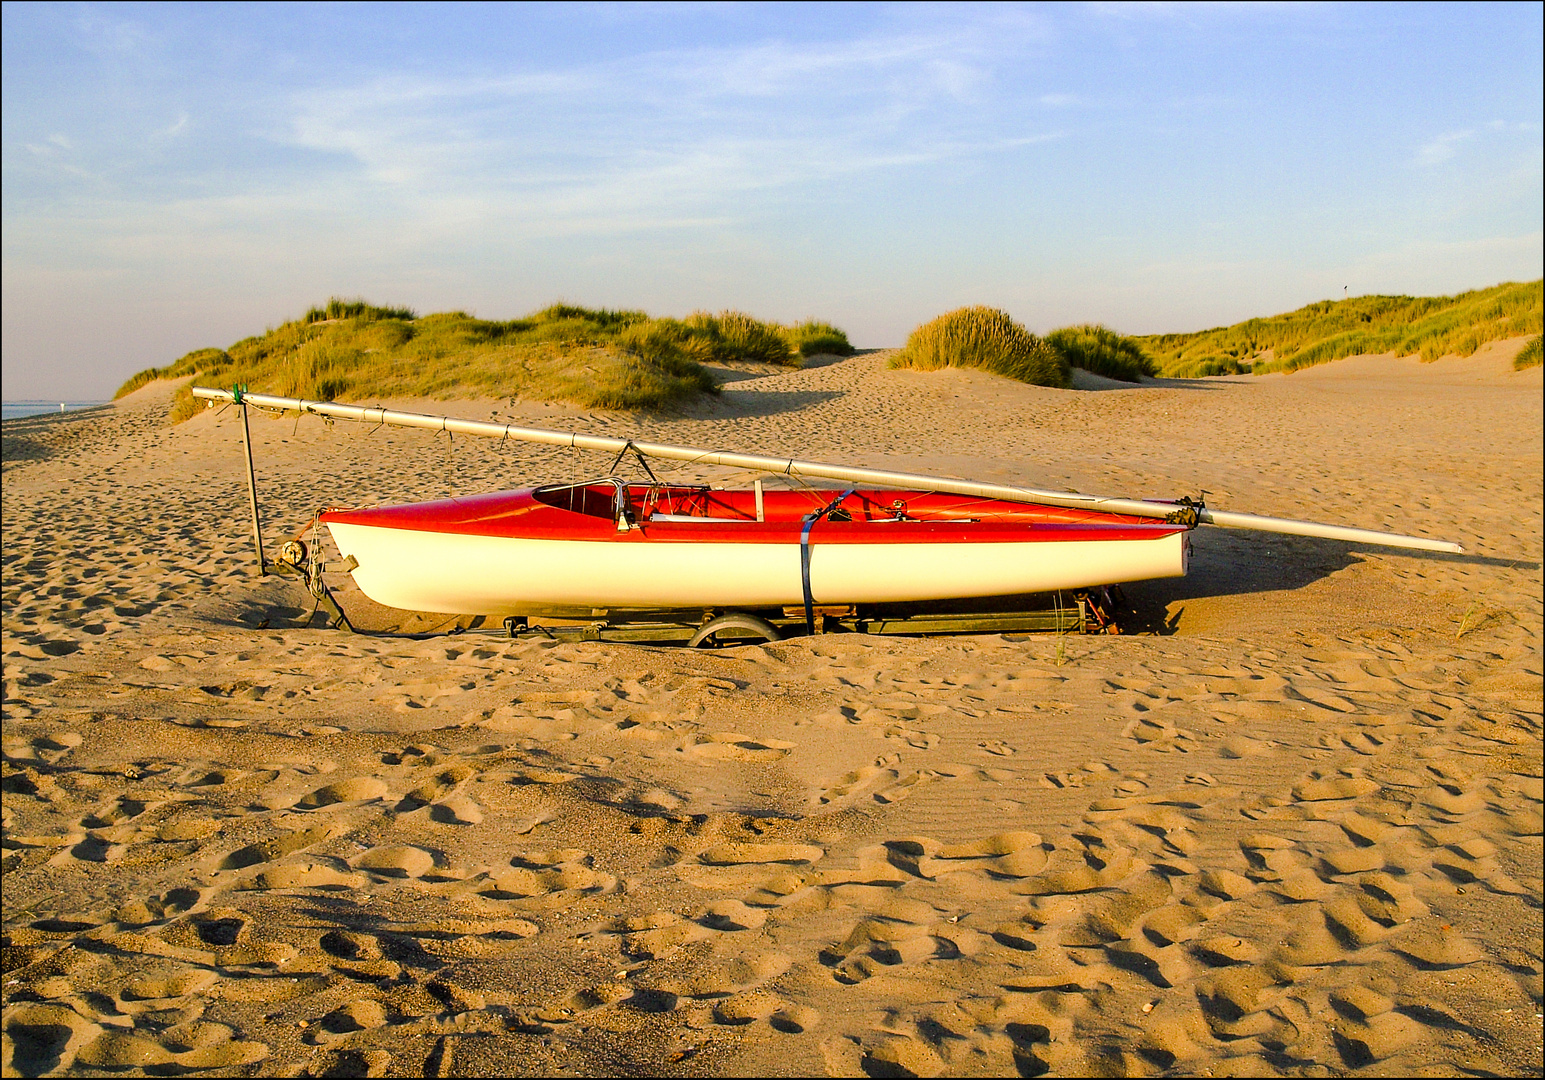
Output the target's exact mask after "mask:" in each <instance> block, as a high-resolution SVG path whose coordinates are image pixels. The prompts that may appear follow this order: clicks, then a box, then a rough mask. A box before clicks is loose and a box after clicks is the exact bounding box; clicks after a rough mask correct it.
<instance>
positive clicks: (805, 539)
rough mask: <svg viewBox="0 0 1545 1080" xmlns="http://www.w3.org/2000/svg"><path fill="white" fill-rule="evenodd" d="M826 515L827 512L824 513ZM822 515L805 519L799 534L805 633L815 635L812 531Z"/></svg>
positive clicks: (814, 515) (812, 515)
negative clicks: (811, 572)
mask: <svg viewBox="0 0 1545 1080" xmlns="http://www.w3.org/2000/svg"><path fill="white" fill-rule="evenodd" d="M822 513H825V511H822ZM820 517H821V514H811V515H810V516H809V517H807V518H805V527H804V528H803V529H801V530H800V532H799V576H800V578H801V580H802V582H803V584H804V586H805V633H807V634H810V635H812V636H813V635H814V634H815V600H814V598H813V597H812V596H811V595H810V530H811V529H813V528H815V523H816V522H817V521H819V520H820Z"/></svg>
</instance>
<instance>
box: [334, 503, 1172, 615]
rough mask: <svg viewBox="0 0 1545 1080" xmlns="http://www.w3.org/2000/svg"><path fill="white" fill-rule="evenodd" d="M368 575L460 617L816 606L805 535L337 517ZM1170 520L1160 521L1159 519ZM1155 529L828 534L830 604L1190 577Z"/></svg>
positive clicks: (383, 593) (822, 580)
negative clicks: (517, 530) (806, 580)
mask: <svg viewBox="0 0 1545 1080" xmlns="http://www.w3.org/2000/svg"><path fill="white" fill-rule="evenodd" d="M328 528H329V529H330V530H331V531H332V535H333V539H334V541H335V543H336V544H337V546H338V550H339V552H340V553H341V554H343V555H344V556H345V557H347V556H350V555H352V556H353V557H354V558H355V559H357V560H358V562H359V565H358V567H357V568H356V569H355V570H354V572H353V574H354V580H355V582H356V583H357V584H358V585H359V587H360V589H361V590H363V591H364V593H365V595H367V596H369V597H370V598H371V599H372V600H374V601H376V602H377V603H379V604H385V605H387V606H389V607H396V608H405V609H407V610H410V611H430V612H443V613H446V614H484V615H514V614H522V613H524V612H525V611H527V610H528V609H530V608H535V607H544V606H545V607H583V606H588V607H596V608H698V607H701V608H767V607H783V606H791V605H799V604H803V603H804V591H803V588H802V585H801V574H800V553H799V547H798V546H797V545H794V544H768V543H760V544H744V543H741V544H737V543H714V542H705V543H618V542H615V541H613V542H607V541H585V540H547V539H535V538H529V537H505V536H481V535H468V534H457V533H439V532H424V531H417V530H412V529H395V528H382V527H377V526H369V525H360V524H356V523H345V522H339V521H333V522H329V523H328ZM1156 531H1159V530H1156ZM1159 533H1160V534H1159V535H1157V536H1155V538H1154V539H1151V540H1147V539H1143V540H1133V539H1121V540H1104V541H1101V540H1090V539H1079V540H1076V541H1068V542H1059V541H1049V540H1042V541H1033V542H1005V543H982V542H977V543H917V544H909V543H878V544H865V543H840V544H820V543H816V544H813V545H812V546H811V549H810V591H811V596H812V597H813V599H814V601H815V602H816V603H818V604H878V603H896V602H907V601H924V600H951V599H964V598H969V597H981V596H1006V595H1012V594H1019V593H1039V592H1053V591H1056V590H1059V589H1079V588H1088V587H1091V586H1095V585H1114V584H1118V583H1120V582H1126V581H1141V580H1144V579H1147V578H1162V577H1179V576H1182V575H1184V574H1185V572H1186V564H1187V559H1188V556H1189V542H1188V536H1187V534H1186V533H1184V532H1174V531H1159Z"/></svg>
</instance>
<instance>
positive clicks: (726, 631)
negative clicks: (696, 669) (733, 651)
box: [687, 611, 783, 649]
mask: <svg viewBox="0 0 1545 1080" xmlns="http://www.w3.org/2000/svg"><path fill="white" fill-rule="evenodd" d="M782 637H783V635H782V634H780V633H778V628H777V627H776V626H774V625H773V624H772V623H770V622H768V621H767V620H766V619H759V618H757V617H756V616H755V615H749V614H747V613H746V612H744V611H732V612H730V613H729V614H727V615H720V616H719V617H718V618H717V619H711V620H709V621H708V622H706V623H704V624H703V625H702V627H701V628H700V629H699V630H698V632H697V633H695V634H693V635H692V640H691V641H689V642H687V645H688V647H689V648H694V649H697V648H703V647H705V646H713V645H719V644H722V643H723V642H724V641H725V640H732V641H735V642H738V643H740V644H752V643H755V642H758V641H778V640H781V639H782Z"/></svg>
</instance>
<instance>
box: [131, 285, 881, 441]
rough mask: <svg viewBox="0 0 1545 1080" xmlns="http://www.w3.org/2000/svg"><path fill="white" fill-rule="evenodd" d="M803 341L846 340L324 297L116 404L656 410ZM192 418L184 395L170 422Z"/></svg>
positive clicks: (194, 356) (779, 329)
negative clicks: (302, 402)
mask: <svg viewBox="0 0 1545 1080" xmlns="http://www.w3.org/2000/svg"><path fill="white" fill-rule="evenodd" d="M811 327H817V328H819V329H820V332H819V333H812V332H811V331H810V329H809V328H811ZM812 341H818V342H821V343H822V344H825V345H831V344H836V343H840V344H841V345H846V344H847V337H846V335H845V334H843V333H842V331H840V330H837V329H835V328H834V327H830V326H828V325H827V324H824V323H804V324H800V325H799V326H795V327H785V326H781V325H779V324H777V323H771V322H764V321H761V320H759V319H755V318H753V317H751V316H750V315H746V314H745V313H743V312H737V311H722V312H719V313H718V314H709V313H707V312H698V313H696V314H693V315H690V316H688V317H687V318H685V319H670V318H651V317H650V316H649V315H648V314H647V313H646V312H643V311H629V310H610V309H606V308H600V309H592V308H584V307H578V306H575V305H572V304H553V305H551V306H549V307H546V308H543V309H542V310H541V311H537V312H534V313H533V314H531V315H528V316H526V317H525V318H522V319H512V320H509V321H505V322H499V321H493V320H487V319H477V318H474V317H472V316H471V315H468V314H467V313H466V312H463V311H447V312H440V313H438V314H433V315H424V316H419V315H417V314H416V313H415V312H414V311H412V310H411V309H408V308H402V307H375V306H373V305H371V304H368V303H366V302H365V301H363V300H340V299H338V298H336V297H335V298H333V299H332V300H330V301H328V303H327V304H326V305H321V306H317V307H313V308H311V309H310V310H308V311H307V312H306V314H305V315H303V316H302V317H301V318H299V319H295V320H293V321H290V322H286V323H284V324H283V325H281V326H278V327H275V328H272V329H270V330H269V331H268V332H266V333H264V334H262V335H261V336H257V337H249V338H245V339H243V340H241V341H238V342H237V343H236V344H234V345H232V346H230V347H229V348H227V349H215V348H207V349H196V350H194V351H193V352H190V353H188V354H187V355H186V356H184V357H182V358H181V359H179V360H177V361H175V362H174V363H171V364H168V365H166V366H165V367H159V368H148V369H146V370H145V371H141V372H139V373H138V374H137V375H135V376H133V377H132V378H130V379H129V380H128V381H127V382H125V383H124V384H123V386H122V387H120V388H119V390H118V394H117V395H116V396H118V397H122V396H123V395H125V394H128V393H132V392H133V391H134V390H137V389H139V388H140V387H141V386H144V385H145V384H146V383H149V382H151V381H153V380H156V379H181V378H189V377H192V376H197V377H198V379H199V380H200V381H202V382H205V383H209V384H212V385H220V386H229V385H231V384H233V383H240V384H243V385H245V386H247V387H248V388H249V389H251V390H253V391H254V392H257V393H269V394H277V395H280V396H283V397H303V398H310V399H314V400H340V399H355V400H371V401H375V400H380V399H384V398H390V397H429V398H440V399H446V398H453V397H461V396H476V397H508V398H526V399H530V400H540V401H564V402H568V403H571V404H574V405H578V406H580V407H582V408H594V409H658V408H665V407H668V406H670V405H673V404H677V403H680V402H682V401H684V400H687V399H690V398H692V397H694V396H696V395H698V394H705V393H708V394H711V393H715V392H717V389H718V388H717V385H716V384H715V382H714V380H713V377H712V375H711V374H710V373H709V371H708V370H707V369H706V368H705V367H704V366H703V365H704V364H707V363H727V362H733V361H745V362H753V363H762V364H777V365H783V366H791V367H797V366H799V364H800V362H801V359H800V358H801V355H803V354H804V346H805V345H806V344H808V343H810V342H812ZM848 351H849V352H851V351H852V350H851V347H848ZM196 409H197V405H196V403H195V402H194V399H193V397H192V394H191V392H190V389H189V387H186V386H185V387H183V388H182V389H181V390H180V391H179V392H178V394H177V396H176V398H175V399H174V403H173V407H172V419H173V421H180V420H183V419H186V418H187V417H188V416H191V415H192V414H193V413H194V412H195V411H196Z"/></svg>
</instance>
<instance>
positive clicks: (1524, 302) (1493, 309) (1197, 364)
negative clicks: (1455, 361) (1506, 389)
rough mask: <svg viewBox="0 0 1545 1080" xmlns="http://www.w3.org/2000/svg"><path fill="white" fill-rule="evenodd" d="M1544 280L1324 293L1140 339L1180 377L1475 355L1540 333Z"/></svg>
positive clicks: (1161, 365)
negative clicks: (1208, 326) (1364, 359)
mask: <svg viewBox="0 0 1545 1080" xmlns="http://www.w3.org/2000/svg"><path fill="white" fill-rule="evenodd" d="M1542 286H1545V282H1541V281H1530V282H1523V283H1518V282H1507V283H1505V284H1502V285H1496V286H1493V287H1492V288H1490V289H1476V290H1473V291H1471V292H1466V293H1460V294H1459V295H1457V296H1356V297H1353V298H1352V299H1350V300H1322V301H1320V302H1318V303H1314V304H1310V305H1308V306H1307V307H1302V308H1299V309H1298V310H1297V311H1290V312H1288V313H1286V314H1284V315H1274V316H1272V317H1270V318H1266V319H1249V320H1247V321H1245V322H1242V323H1238V324H1236V325H1234V326H1223V327H1217V328H1215V329H1212V330H1202V331H1198V332H1197V333H1194V334H1154V335H1150V336H1148V337H1142V338H1138V339H1137V341H1138V342H1139V343H1140V344H1141V346H1142V347H1143V349H1144V350H1145V351H1146V352H1148V353H1149V355H1151V356H1153V357H1154V359H1155V360H1157V362H1158V365H1159V370H1160V372H1161V373H1162V374H1164V375H1166V376H1171V377H1176V378H1188V377H1195V376H1198V375H1234V374H1238V373H1240V372H1245V371H1254V372H1256V373H1257V374H1261V373H1265V372H1269V371H1297V370H1299V369H1300V368H1306V367H1312V366H1314V365H1315V364H1324V363H1327V362H1329V361H1331V360H1340V359H1342V358H1343V357H1347V356H1360V355H1365V354H1372V353H1388V352H1392V353H1395V354H1396V355H1398V356H1411V355H1414V354H1418V353H1419V354H1420V355H1421V358H1422V359H1423V360H1424V361H1428V362H1431V361H1433V360H1436V359H1438V358H1439V357H1440V356H1472V355H1474V353H1475V351H1476V350H1477V349H1479V348H1480V347H1481V346H1482V345H1484V344H1486V343H1487V342H1488V341H1498V340H1500V339H1502V338H1510V337H1521V336H1523V335H1525V334H1539V333H1540V331H1541V316H1542V312H1545V290H1542ZM1536 362H1538V361H1536Z"/></svg>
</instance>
